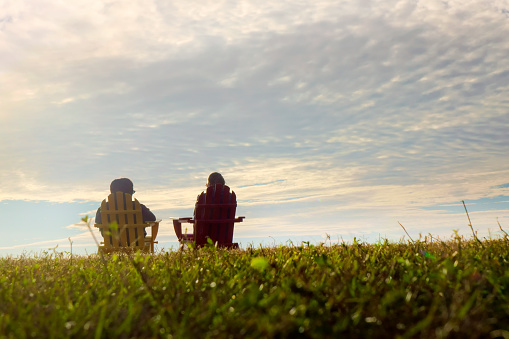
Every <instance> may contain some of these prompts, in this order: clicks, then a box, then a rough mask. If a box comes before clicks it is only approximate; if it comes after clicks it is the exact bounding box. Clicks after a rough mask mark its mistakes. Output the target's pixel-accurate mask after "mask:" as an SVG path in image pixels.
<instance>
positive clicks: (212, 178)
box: [207, 172, 225, 187]
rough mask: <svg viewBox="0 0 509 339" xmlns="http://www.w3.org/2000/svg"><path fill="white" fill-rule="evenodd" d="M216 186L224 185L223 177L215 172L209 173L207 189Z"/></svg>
mask: <svg viewBox="0 0 509 339" xmlns="http://www.w3.org/2000/svg"><path fill="white" fill-rule="evenodd" d="M216 184H220V185H224V184H225V182H224V178H223V176H222V175H221V174H219V173H217V172H214V173H210V175H209V179H208V180H207V187H208V186H213V185H216Z"/></svg>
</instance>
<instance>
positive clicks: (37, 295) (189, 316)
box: [0, 236, 509, 338]
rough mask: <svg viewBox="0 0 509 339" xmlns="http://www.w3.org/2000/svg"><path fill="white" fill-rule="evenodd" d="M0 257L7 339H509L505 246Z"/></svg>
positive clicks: (459, 241)
mask: <svg viewBox="0 0 509 339" xmlns="http://www.w3.org/2000/svg"><path fill="white" fill-rule="evenodd" d="M430 240H433V239H429V238H425V240H424V241H415V242H408V243H404V242H400V243H390V242H388V241H385V242H381V243H378V244H366V243H362V242H354V243H353V244H327V245H326V244H322V245H320V246H313V245H310V244H306V243H303V244H302V246H280V247H272V248H257V249H256V248H249V249H246V250H231V251H228V250H223V249H216V248H214V247H210V248H203V249H199V250H189V251H182V252H168V253H159V254H156V255H140V254H135V255H123V254H122V255H116V254H114V255H111V256H105V257H104V258H101V257H100V256H97V255H91V256H75V255H71V254H69V253H64V254H62V253H49V254H45V255H42V256H39V257H27V256H20V257H17V258H2V259H0V337H6V338H26V337H37V338H61V337H88V338H115V337H121V338H124V337H125V338H127V337H129V338H131V337H143V338H154V337H157V338H166V337H169V338H171V337H173V338H196V337H205V338H228V337H231V338H239V337H252V338H259V337H269V338H274V337H278V338H279V337H282V338H285V337H291V338H294V337H309V338H324V337H331V338H333V337H334V338H337V337H340V336H344V337H347V338H371V337H374V338H376V337H379V338H380V337H381V338H396V337H401V338H434V337H436V338H464V337H468V338H487V337H488V338H489V337H492V338H495V337H499V338H509V300H508V298H509V246H508V245H509V242H508V238H507V237H506V238H503V239H484V240H482V241H481V243H479V242H478V241H477V239H472V240H465V239H463V238H460V237H458V236H456V237H455V238H451V239H450V240H448V241H437V240H434V241H430Z"/></svg>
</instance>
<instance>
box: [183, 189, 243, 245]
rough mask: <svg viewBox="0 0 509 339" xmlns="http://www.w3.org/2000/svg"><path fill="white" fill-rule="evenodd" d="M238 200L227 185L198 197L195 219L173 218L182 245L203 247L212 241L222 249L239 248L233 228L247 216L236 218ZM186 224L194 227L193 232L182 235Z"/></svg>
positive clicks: (209, 190)
mask: <svg viewBox="0 0 509 339" xmlns="http://www.w3.org/2000/svg"><path fill="white" fill-rule="evenodd" d="M236 209H237V197H236V195H235V192H233V191H231V192H230V187H228V186H226V185H220V184H217V185H214V186H210V187H208V188H207V191H206V192H204V193H201V194H200V195H199V196H198V199H197V201H196V205H195V208H194V218H178V219H173V227H174V229H175V234H176V235H177V238H178V239H179V242H180V243H181V244H182V245H184V244H186V243H190V242H193V243H195V244H196V246H203V245H205V244H207V243H208V240H207V239H209V238H210V239H211V240H212V242H213V243H214V244H216V246H218V247H228V248H238V247H239V244H238V243H234V242H233V227H234V225H235V223H236V222H242V221H243V220H244V218H245V217H235V210H236ZM182 223H190V224H193V233H187V234H183V233H182Z"/></svg>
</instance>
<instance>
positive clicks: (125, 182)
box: [95, 178, 156, 235]
mask: <svg viewBox="0 0 509 339" xmlns="http://www.w3.org/2000/svg"><path fill="white" fill-rule="evenodd" d="M133 188H134V185H133V182H132V181H131V180H130V179H127V178H120V179H115V180H113V181H112V182H111V184H110V192H111V193H117V192H122V193H127V194H131V195H133V194H134V192H136V191H135V190H134V189H133ZM140 206H141V213H142V216H143V222H146V221H155V220H156V216H155V215H154V213H152V212H151V211H150V210H149V209H148V208H147V207H146V206H145V205H143V204H140ZM95 223H96V224H102V218H101V208H100V207H99V208H98V209H97V213H96V214H95ZM101 234H102V229H101ZM145 235H147V232H146V231H145Z"/></svg>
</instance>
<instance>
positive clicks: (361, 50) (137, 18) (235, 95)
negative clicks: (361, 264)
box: [0, 0, 509, 255]
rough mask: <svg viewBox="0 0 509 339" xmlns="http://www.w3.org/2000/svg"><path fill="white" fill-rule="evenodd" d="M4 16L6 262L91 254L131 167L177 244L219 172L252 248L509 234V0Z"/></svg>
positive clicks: (1, 194) (11, 4)
mask: <svg viewBox="0 0 509 339" xmlns="http://www.w3.org/2000/svg"><path fill="white" fill-rule="evenodd" d="M2 9H3V11H2V14H0V49H1V50H2V51H3V52H2V56H1V58H0V131H1V133H0V221H1V223H0V232H1V235H2V236H1V237H0V239H2V240H0V254H1V255H9V254H14V255H16V254H19V253H22V252H23V251H26V252H31V253H39V252H40V251H42V250H46V249H48V248H53V247H55V246H57V245H58V249H59V250H69V239H68V238H71V241H72V242H73V251H75V252H80V253H85V251H86V252H87V253H91V252H94V251H95V249H94V245H93V240H92V237H91V235H90V233H89V232H88V230H87V228H86V227H85V226H84V225H83V224H79V221H80V219H81V217H82V216H84V215H89V216H93V215H94V213H95V212H94V211H95V209H96V207H97V206H98V205H99V204H100V201H101V200H102V199H104V198H105V197H106V195H107V193H108V188H109V183H110V182H111V180H113V179H115V178H119V177H129V178H131V179H132V180H133V181H134V184H135V189H136V191H137V192H136V197H137V198H138V199H139V200H140V202H142V203H144V204H145V205H147V206H148V207H149V208H150V209H151V210H152V211H153V212H154V213H155V214H156V216H157V217H158V218H162V219H163V223H162V226H161V231H160V234H159V236H158V239H159V244H158V246H159V249H161V248H166V249H167V248H170V247H171V246H173V245H175V243H176V238H175V236H174V234H173V230H172V228H171V226H170V225H171V219H170V218H171V217H179V216H190V214H191V213H192V210H193V203H194V201H195V198H196V196H197V194H198V193H200V191H201V190H202V189H203V188H204V184H205V180H206V178H207V176H208V174H209V173H210V172H213V171H219V172H221V173H223V175H224V176H225V179H226V181H227V184H229V185H230V186H231V187H232V189H233V190H234V191H235V192H236V193H237V196H238V199H239V208H238V214H239V215H245V216H246V220H245V222H244V223H243V224H239V226H238V227H237V229H236V231H235V238H236V239H237V241H239V242H241V244H243V245H247V244H248V243H252V244H254V245H257V244H268V243H273V242H276V243H284V242H285V241H286V240H291V241H295V242H298V241H302V240H306V239H309V240H310V241H321V240H323V239H325V237H326V236H327V235H329V236H330V237H331V239H333V240H338V239H345V240H351V239H353V237H357V238H363V239H366V240H368V241H376V239H378V237H379V236H382V237H388V238H390V239H392V240H399V239H401V237H402V236H403V235H404V232H403V230H402V229H401V227H400V226H399V225H398V221H399V222H401V223H402V224H403V225H404V226H405V227H406V229H407V231H408V232H409V233H410V234H411V235H412V236H414V235H415V236H416V237H418V234H423V235H425V234H428V233H432V234H434V235H439V236H441V237H449V236H450V235H452V233H453V230H459V231H460V233H462V234H466V235H468V234H469V232H470V229H469V228H468V226H467V223H468V221H467V219H466V215H465V212H464V209H462V207H463V206H462V204H461V201H462V200H464V201H465V202H466V203H467V207H468V208H469V209H471V214H470V217H471V219H472V223H473V224H474V227H475V228H476V229H477V230H478V232H479V234H480V235H483V236H488V235H489V234H492V235H496V234H498V233H497V232H498V224H497V220H498V221H499V222H500V223H501V225H502V226H503V227H504V226H505V227H506V229H509V160H508V157H507V153H508V147H507V145H508V144H509V133H508V132H509V100H508V99H507V93H508V90H509V59H508V58H507V55H509V14H508V13H509V12H508V11H509V3H508V2H507V1H506V0H493V1H492V0H490V1H485V0H469V1H434V0H426V1H416V0H401V1H396V0H389V1H387V0H384V1H375V0H373V1H359V0H350V1H321V0H314V1H306V0H304V1H299V2H295V1H278V2H276V3H274V2H269V1H235V2H230V1H218V2H214V3H213V4H203V3H202V2H197V1H173V2H171V3H168V2H166V1H158V0H150V1H141V0H132V1H109V0H108V1H106V0H87V1H77V0H73V1H68V2H65V3H62V2H60V1H54V0H43V1H38V2H37V3H33V2H30V1H23V0H22V1H10V0H7V1H4V3H3V5H2ZM497 218H498V219H497Z"/></svg>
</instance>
